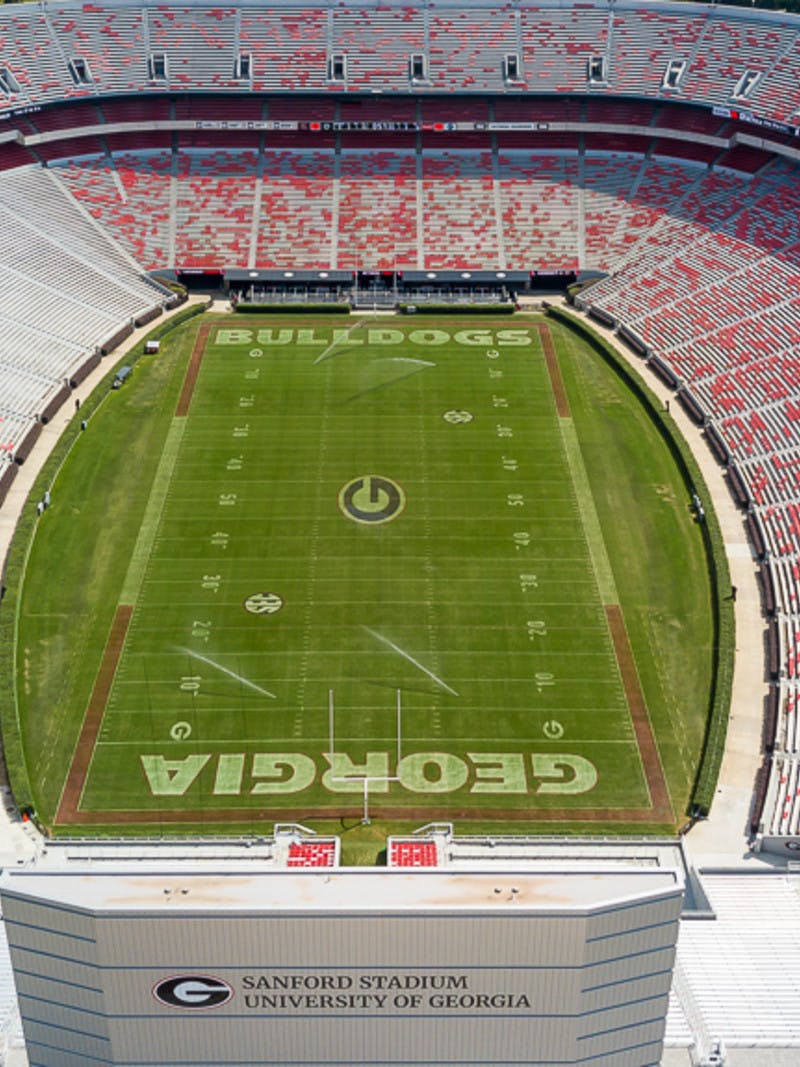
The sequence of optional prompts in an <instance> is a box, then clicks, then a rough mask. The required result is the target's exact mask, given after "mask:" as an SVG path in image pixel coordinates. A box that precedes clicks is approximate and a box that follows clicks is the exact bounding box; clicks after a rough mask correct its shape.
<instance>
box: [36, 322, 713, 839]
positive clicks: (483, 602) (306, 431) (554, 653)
mask: <svg viewBox="0 0 800 1067" xmlns="http://www.w3.org/2000/svg"><path fill="white" fill-rule="evenodd" d="M203 331H204V332H203V335H201V337H200V340H199V341H197V342H196V337H197V333H198V330H197V327H196V326H195V327H190V328H187V329H186V330H185V331H184V332H183V333H182V335H181V336H180V337H179V338H176V339H175V340H174V341H172V342H170V343H169V344H168V345H166V346H165V349H164V351H163V352H162V354H161V355H160V356H159V357H157V358H156V359H154V360H149V361H147V360H145V361H142V363H141V364H140V365H139V366H138V367H137V369H136V372H135V374H134V377H133V379H132V381H131V382H130V383H129V384H128V385H126V386H125V387H124V389H122V390H120V391H119V393H115V394H113V395H112V396H111V397H110V398H109V399H108V401H107V402H106V403H105V404H104V405H103V406H102V407H101V409H100V411H99V412H98V414H97V415H96V416H95V417H94V419H93V420H92V421H91V423H90V425H89V429H88V431H87V433H86V434H85V435H83V436H82V437H81V439H80V440H79V442H78V445H77V446H76V448H75V449H74V450H73V453H72V455H71V457H70V459H69V461H68V463H67V464H66V466H65V468H64V470H63V472H62V474H61V476H60V477H59V480H58V482H57V483H56V486H55V487H54V493H53V496H54V506H53V507H52V508H51V509H49V511H48V512H47V513H46V514H45V516H44V517H43V519H42V521H41V523H40V527H39V531H38V534H37V538H36V541H35V544H34V550H33V553H32V556H31V561H30V565H29V568H28V578H27V582H26V588H25V596H24V600H23V608H22V612H21V617H20V639H19V657H18V659H19V663H20V677H21V679H23V684H22V685H21V687H20V695H19V701H20V716H21V722H22V729H23V740H24V745H25V752H26V757H27V761H28V767H29V771H30V773H31V776H32V778H34V780H35V783H36V784H35V789H36V790H38V806H39V808H40V810H41V814H42V817H43V819H44V820H45V821H46V822H48V823H50V824H56V825H61V826H69V825H74V824H84V825H97V826H114V827H124V826H126V825H147V826H151V827H152V826H153V824H156V823H158V824H161V825H162V826H163V825H170V824H179V823H180V824H184V825H187V826H189V825H191V826H192V827H193V828H197V827H199V826H208V827H209V828H211V829H213V830H214V831H215V832H219V831H220V830H222V829H225V828H226V827H232V826H236V827H241V826H242V825H247V824H248V823H251V822H256V821H260V820H262V819H265V820H269V819H273V820H276V819H277V820H281V821H286V820H289V819H294V818H300V819H302V820H309V819H310V820H314V819H318V820H320V819H326V818H330V817H338V816H348V817H350V816H353V815H355V814H356V813H359V812H360V811H361V808H362V805H363V802H364V794H365V791H366V793H367V799H368V803H369V808H370V814H371V815H372V817H373V818H380V819H385V820H411V821H416V822H417V823H420V822H424V821H429V820H432V819H443V818H446V819H451V818H452V819H458V820H467V819H469V820H474V821H475V824H476V825H477V824H481V825H490V824H497V825H500V824H503V825H506V824H509V823H516V822H519V824H520V827H521V828H526V829H527V828H529V827H531V826H534V825H535V826H539V827H540V828H541V827H544V828H546V829H548V830H549V831H551V832H555V831H557V830H559V831H560V830H561V829H562V828H564V827H568V826H572V827H576V826H581V825H584V824H586V823H592V824H593V825H594V826H595V828H613V827H614V826H616V825H630V824H636V825H637V826H639V827H640V828H641V829H643V830H645V829H648V828H654V827H664V826H669V825H671V824H674V823H675V822H676V821H677V820H680V819H681V815H682V813H683V809H684V808H685V804H686V800H687V797H688V792H689V789H690V786H691V782H692V780H693V777H694V773H695V770H696V766H697V761H698V759H699V756H700V749H701V744H702V736H703V728H704V717H705V712H706V708H707V703H708V686H709V684H710V682H709V679H710V673H711V652H710V647H709V645H710V640H711V638H710V634H711V622H710V598H709V591H708V580H707V576H706V574H705V563H704V557H703V550H702V544H701V539H700V535H699V533H698V530H697V528H696V526H695V525H694V524H693V522H692V516H691V514H690V512H689V508H688V506H687V505H688V494H687V491H686V489H685V487H684V486H683V484H682V482H681V480H680V477H679V476H678V474H677V472H676V470H675V469H674V466H673V463H672V460H671V458H670V456H669V453H668V451H667V449H666V447H665V446H664V444H663V442H662V441H661V439H660V438H659V436H658V434H657V433H656V431H655V430H654V428H653V426H652V425H651V423H650V422H649V420H648V419H647V418H646V417H645V416H644V415H643V414H642V412H641V411H640V410H639V409H638V406H637V402H636V401H635V400H634V399H633V398H631V397H630V396H629V395H628V394H627V392H626V390H625V387H624V386H623V385H622V383H621V382H619V381H618V380H617V379H616V378H615V376H614V374H613V372H612V371H611V370H610V369H609V368H608V367H607V366H605V365H604V364H602V362H601V361H599V360H598V359H597V357H593V356H589V355H588V354H587V353H586V352H585V351H584V350H582V349H580V348H579V346H578V345H577V342H576V341H575V340H574V339H572V338H571V336H570V335H569V334H568V333H566V331H562V328H561V327H559V326H557V325H556V324H552V325H551V324H549V323H548V324H546V325H545V324H544V323H543V320H542V321H541V322H540V321H537V320H534V319H532V318H528V319H524V318H515V319H513V320H510V319H507V318H500V317H498V318H496V319H494V320H493V319H491V318H489V319H486V320H479V321H475V320H474V319H469V320H467V319H465V318H461V319H456V318H450V319H441V320H438V319H437V320H433V319H431V318H429V317H428V316H425V317H424V318H423V317H418V318H417V319H412V318H408V317H406V318H384V317H380V318H373V319H369V320H361V321H359V322H354V320H352V319H348V318H344V317H333V316H332V317H330V318H320V317H319V316H315V317H314V318H313V319H312V318H310V317H306V318H300V317H298V316H286V317H284V318H283V319H277V318H273V317H266V316H258V317H253V318H250V319H246V318H244V317H243V316H237V317H228V318H221V317H213V318H211V317H209V316H205V317H204V326H203ZM206 334H207V336H206ZM550 346H554V347H550ZM547 351H549V354H550V358H549V360H548V359H547V358H546V352H547ZM192 353H194V355H193V357H192ZM195 372H196V380H195ZM365 779H368V783H367V784H366V785H365Z"/></svg>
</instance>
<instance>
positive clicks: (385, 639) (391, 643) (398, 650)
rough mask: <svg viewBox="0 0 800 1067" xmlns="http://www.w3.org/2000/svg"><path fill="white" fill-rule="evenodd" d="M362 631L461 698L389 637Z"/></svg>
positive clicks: (366, 628) (365, 628) (363, 627)
mask: <svg viewBox="0 0 800 1067" xmlns="http://www.w3.org/2000/svg"><path fill="white" fill-rule="evenodd" d="M361 629H362V630H366V631H367V633H368V634H372V636H373V637H374V638H375V640H376V641H382V642H383V643H384V644H385V645H388V646H389V648H392V649H394V651H395V652H396V653H397V654H398V655H399V656H402V657H403V659H407V660H408V662H409V663H413V664H414V666H415V667H417V668H418V669H419V670H421V671H422V673H423V674H427V676H428V677H429V678H430V679H431V680H432V681H434V682H436V684H437V685H440V686H441V687H442V689H445V690H447V692H448V693H452V694H453V696H454V697H457V696H459V695H460V694H459V693H457V692H456V691H455V689H451V688H450V686H449V685H448V684H447V682H443V681H442V679H441V678H439V677H437V676H436V675H435V674H434V673H433V671H429V670H428V668H427V667H423V666H422V664H421V663H418V662H417V661H416V660H415V659H414V657H413V656H410V655H409V654H408V652H404V651H403V650H402V648H399V647H398V646H397V645H396V644H395V643H394V641H390V640H389V638H388V637H384V636H383V635H382V634H379V633H378V632H377V631H376V630H371V629H370V628H369V626H362V627H361Z"/></svg>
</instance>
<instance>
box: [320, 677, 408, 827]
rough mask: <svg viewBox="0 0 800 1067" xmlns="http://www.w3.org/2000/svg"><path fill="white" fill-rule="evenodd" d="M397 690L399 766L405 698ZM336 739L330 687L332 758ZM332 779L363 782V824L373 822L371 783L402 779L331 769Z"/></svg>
mask: <svg viewBox="0 0 800 1067" xmlns="http://www.w3.org/2000/svg"><path fill="white" fill-rule="evenodd" d="M395 692H396V703H395V729H396V734H397V737H396V741H397V763H396V764H395V766H396V767H399V766H400V760H401V759H402V755H403V700H402V696H401V691H400V690H399V689H397V690H395ZM335 740H336V704H335V700H334V695H333V690H332V689H329V690H328V741H329V746H330V747H329V749H328V751H329V752H330V754H331V758H333V756H334V753H335V751H336V748H335ZM331 781H332V782H346V783H355V782H361V783H363V800H364V806H363V814H362V817H361V823H362V825H363V826H369V825H370V822H371V819H370V816H369V787H370V785H373V784H374V785H386V784H388V783H389V782H399V781H400V779H399V777H398V776H397V774H391V775H385V776H384V775H382V776H376V775H367V774H348V775H342V776H339V777H337V776H336V775H334V774H333V769H331Z"/></svg>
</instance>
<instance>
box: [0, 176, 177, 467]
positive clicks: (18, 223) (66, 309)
mask: <svg viewBox="0 0 800 1067" xmlns="http://www.w3.org/2000/svg"><path fill="white" fill-rule="evenodd" d="M0 243H2V247H3V258H2V264H0V449H2V451H3V452H4V453H6V454H7V455H10V456H16V455H17V450H18V448H19V446H20V445H21V443H22V442H23V441H24V440H25V439H26V437H27V436H28V435H29V433H30V432H31V430H32V429H33V427H34V425H35V424H36V422H37V420H38V419H39V418H41V416H42V414H43V412H44V411H45V409H46V408H47V407H48V405H49V403H50V402H51V401H52V399H53V398H54V397H55V396H57V395H58V394H59V393H60V392H62V391H63V387H64V382H65V380H66V379H70V378H71V377H72V375H73V374H74V373H75V372H76V371H77V370H78V368H79V367H80V366H81V365H82V364H83V363H85V362H86V360H87V358H88V357H89V356H90V355H91V354H92V353H93V352H94V350H95V348H96V347H97V346H98V345H100V344H101V343H103V342H104V341H106V340H107V339H108V338H110V337H111V336H112V335H113V334H115V333H116V332H117V331H118V330H119V328H120V324H124V323H126V322H130V321H131V320H132V319H134V318H136V317H137V316H139V315H142V314H144V313H146V312H147V311H149V310H150V309H152V308H153V307H155V306H156V305H158V304H159V303H161V302H162V300H163V299H164V297H165V295H166V293H165V291H164V290H162V289H161V288H160V287H159V286H156V285H154V284H153V283H151V282H150V281H148V280H146V279H145V278H144V277H143V276H142V274H141V271H140V269H139V268H138V267H137V266H136V264H135V263H134V262H133V260H132V259H130V258H129V257H128V256H126V255H125V254H124V253H123V252H122V251H121V250H120V249H119V248H118V247H117V246H116V245H115V244H114V242H113V241H111V240H109V238H108V236H107V235H106V234H105V232H104V231H103V230H102V229H101V228H99V227H97V226H96V225H95V224H94V223H93V222H92V220H91V219H90V218H87V217H86V216H85V215H84V213H83V211H82V210H81V209H80V208H79V207H78V206H77V205H76V203H75V201H74V200H73V199H72V197H71V196H69V195H68V193H66V192H65V191H64V189H63V188H62V187H61V185H60V184H59V182H58V180H57V179H56V178H55V176H54V175H53V174H51V173H50V172H49V171H46V170H42V169H40V168H38V167H26V168H20V169H17V170H13V171H5V172H3V174H2V175H0Z"/></svg>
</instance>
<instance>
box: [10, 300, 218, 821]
mask: <svg viewBox="0 0 800 1067" xmlns="http://www.w3.org/2000/svg"><path fill="white" fill-rule="evenodd" d="M208 306H210V301H209V303H208V304H193V305H192V306H191V307H189V308H186V309H185V310H183V311H181V312H179V313H178V314H177V315H173V316H172V317H171V318H168V319H166V320H164V321H162V322H160V323H159V325H158V326H156V327H155V328H154V329H153V330H151V331H150V332H149V333H148V334H147V335H146V337H144V338H143V339H142V340H141V341H139V342H137V344H136V345H135V346H134V347H133V348H132V349H131V351H130V352H126V353H125V355H124V356H122V357H121V358H120V359H118V360H117V361H116V363H115V365H114V366H113V367H112V368H111V369H110V370H109V371H107V373H106V374H105V375H104V376H103V378H102V379H101V380H100V381H99V382H98V384H97V385H96V386H95V388H94V389H93V390H92V392H91V394H90V395H89V396H88V397H87V398H86V400H85V401H84V402H83V403H82V404H81V408H80V413H79V417H77V418H73V419H72V420H71V421H70V423H69V425H68V426H67V427H66V429H65V430H64V432H63V433H62V434H61V436H60V437H59V439H58V441H57V442H56V445H55V447H54V448H53V451H52V452H51V453H50V455H49V456H48V457H47V459H46V460H45V463H44V466H43V467H42V469H41V471H40V472H39V474H38V475H37V477H36V480H35V482H34V483H33V486H32V488H31V491H30V493H29V494H28V499H27V500H26V501H25V504H24V505H23V508H22V512H21V514H20V517H19V520H18V522H17V525H16V528H15V530H14V536H13V538H12V540H11V544H10V546H9V549H8V555H7V556H6V560H5V567H4V570H3V585H4V586H5V596H4V597H3V600H2V602H0V693H2V705H1V706H0V736H2V742H3V758H4V760H5V765H6V770H7V772H8V779H9V783H10V785H11V790H12V792H13V794H14V799H15V801H16V803H17V807H18V808H19V809H20V810H21V811H24V810H31V809H32V808H33V791H32V789H31V784H30V779H29V777H28V768H27V766H26V763H25V753H24V750H23V746H22V734H21V732H20V726H19V715H18V708H17V695H16V653H17V617H18V612H19V606H20V595H21V590H22V583H23V580H24V576H25V568H26V565H27V562H28V555H29V553H30V550H31V546H32V544H33V538H34V534H35V532H36V521H37V518H38V516H37V514H36V504H37V503H38V501H40V500H41V499H42V497H43V496H44V494H45V491H46V490H47V489H49V488H50V487H51V486H52V484H53V482H54V481H55V479H56V477H57V475H58V472H59V470H60V469H61V466H62V464H63V463H64V461H65V460H66V458H67V456H68V455H69V452H70V450H71V449H72V446H73V445H74V444H75V441H76V440H77V439H78V438H79V437H80V435H81V425H80V424H81V421H82V420H83V419H87V420H88V419H90V418H91V416H92V415H93V414H94V413H95V411H97V409H98V408H99V407H100V405H101V404H102V403H103V402H104V401H105V400H106V398H107V397H108V396H109V394H110V392H111V383H112V382H113V381H114V375H115V374H116V371H117V368H118V367H119V366H122V365H123V364H128V365H130V366H132V365H133V364H134V363H136V362H137V360H139V359H141V357H142V356H143V355H144V347H145V344H146V342H147V341H158V340H160V339H161V338H162V337H164V336H165V335H166V334H168V333H170V332H171V331H172V330H175V329H177V327H178V326H182V325H183V324H184V323H185V322H187V321H188V320H189V319H192V318H194V317H195V316H196V315H199V314H201V313H202V312H203V311H205V310H206V308H207V307H208Z"/></svg>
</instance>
